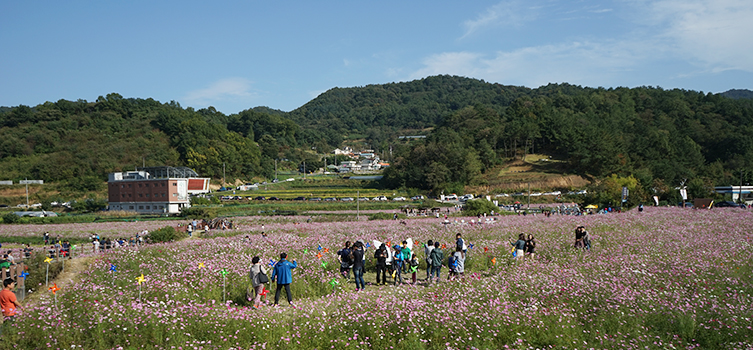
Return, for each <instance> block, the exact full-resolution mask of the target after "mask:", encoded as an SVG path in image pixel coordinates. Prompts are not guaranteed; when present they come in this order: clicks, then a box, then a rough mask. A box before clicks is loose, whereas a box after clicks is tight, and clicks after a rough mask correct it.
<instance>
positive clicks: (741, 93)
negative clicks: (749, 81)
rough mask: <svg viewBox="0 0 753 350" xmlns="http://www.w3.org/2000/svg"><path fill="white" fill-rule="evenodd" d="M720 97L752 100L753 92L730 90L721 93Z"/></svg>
mask: <svg viewBox="0 0 753 350" xmlns="http://www.w3.org/2000/svg"><path fill="white" fill-rule="evenodd" d="M722 96H724V97H729V98H734V99H741V98H749V99H753V91H750V90H748V89H732V90H727V91H725V92H722Z"/></svg>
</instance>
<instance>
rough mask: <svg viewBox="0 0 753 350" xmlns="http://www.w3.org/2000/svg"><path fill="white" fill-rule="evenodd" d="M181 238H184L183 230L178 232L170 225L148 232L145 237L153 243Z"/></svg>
mask: <svg viewBox="0 0 753 350" xmlns="http://www.w3.org/2000/svg"><path fill="white" fill-rule="evenodd" d="M183 238H186V234H185V232H178V231H176V230H175V228H173V227H172V226H165V227H163V228H161V229H157V230H154V231H152V232H149V235H148V236H147V239H148V240H150V241H152V242H154V243H157V242H172V241H177V240H181V239H183Z"/></svg>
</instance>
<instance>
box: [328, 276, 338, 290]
mask: <svg viewBox="0 0 753 350" xmlns="http://www.w3.org/2000/svg"><path fill="white" fill-rule="evenodd" d="M329 284H330V285H332V288H335V287H336V286H337V285H338V284H340V282H339V281H338V280H336V279H334V278H333V279H332V280H331V281H329Z"/></svg>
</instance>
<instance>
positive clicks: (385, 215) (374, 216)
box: [369, 213, 406, 220]
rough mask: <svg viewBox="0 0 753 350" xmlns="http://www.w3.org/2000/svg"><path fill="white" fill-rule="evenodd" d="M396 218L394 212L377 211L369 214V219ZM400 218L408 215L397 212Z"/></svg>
mask: <svg viewBox="0 0 753 350" xmlns="http://www.w3.org/2000/svg"><path fill="white" fill-rule="evenodd" d="M394 218H395V214H393V213H376V214H372V215H369V220H391V219H394ZM397 218H398V219H405V218H406V216H405V215H404V214H397Z"/></svg>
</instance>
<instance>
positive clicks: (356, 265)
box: [352, 241, 366, 292]
mask: <svg viewBox="0 0 753 350" xmlns="http://www.w3.org/2000/svg"><path fill="white" fill-rule="evenodd" d="M352 252H353V278H354V279H355V280H356V292H357V291H359V290H363V289H364V288H366V283H365V282H364V281H363V270H364V265H363V256H364V250H363V243H361V242H360V241H359V242H356V244H355V245H354V247H353V249H352Z"/></svg>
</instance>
